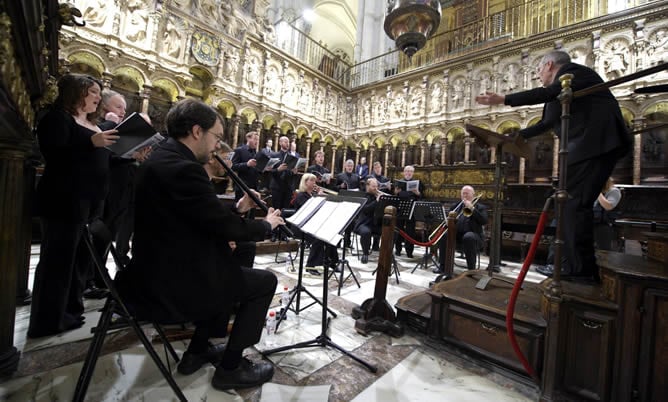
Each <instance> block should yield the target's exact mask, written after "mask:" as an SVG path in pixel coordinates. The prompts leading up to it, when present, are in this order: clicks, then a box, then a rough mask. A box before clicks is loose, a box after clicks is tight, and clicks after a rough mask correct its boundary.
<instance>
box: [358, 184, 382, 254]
mask: <svg viewBox="0 0 668 402" xmlns="http://www.w3.org/2000/svg"><path fill="white" fill-rule="evenodd" d="M382 194H383V193H381V192H380V191H379V190H378V181H377V180H376V179H374V178H372V177H370V178H368V179H367V181H366V199H367V200H366V204H364V206H363V207H362V210H361V211H360V213H359V215H357V220H356V221H355V228H354V229H353V231H354V232H355V233H357V234H358V235H360V242H361V243H362V259H361V261H362V264H366V263H367V262H369V249H370V248H371V236H372V235H373V234H375V235H380V230H381V225H380V224H379V223H378V222H374V213H375V211H376V207H377V206H378V199H379V198H380V196H381V195H382Z"/></svg>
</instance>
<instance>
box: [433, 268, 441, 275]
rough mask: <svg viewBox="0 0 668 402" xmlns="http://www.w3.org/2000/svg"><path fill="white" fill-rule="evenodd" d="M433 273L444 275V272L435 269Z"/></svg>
mask: <svg viewBox="0 0 668 402" xmlns="http://www.w3.org/2000/svg"><path fill="white" fill-rule="evenodd" d="M431 272H433V273H435V274H442V273H443V271H442V270H440V269H438V268H434V269H432V270H431Z"/></svg>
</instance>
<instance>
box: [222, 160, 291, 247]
mask: <svg viewBox="0 0 668 402" xmlns="http://www.w3.org/2000/svg"><path fill="white" fill-rule="evenodd" d="M213 157H214V158H216V160H217V161H218V163H220V164H221V165H222V166H223V169H225V172H227V175H228V176H229V177H230V179H232V181H233V182H234V184H236V185H237V186H239V187H241V189H242V190H244V192H245V193H246V194H248V196H249V197H250V198H251V199H252V200H253V202H254V203H255V204H256V205H257V206H258V207H259V208H260V209H261V210H263V211H264V212H265V213H267V214H268V213H269V208H268V207H267V206H266V205H265V204H264V203H263V202H262V200H260V199H259V198H258V197H257V196H256V195H255V193H253V191H252V190H251V189H250V187H248V185H247V184H246V183H244V181H243V180H241V179H240V178H239V176H237V174H236V173H235V172H234V171H233V170H232V168H230V167H229V166H227V165H226V164H225V161H223V159H222V158H221V157H220V156H218V155H217V154H215V153H214V154H213ZM278 229H279V230H282V231H283V234H284V235H286V236H288V237H295V235H294V233H292V231H291V230H290V229H288V227H287V226H285V225H280V226H279V227H278Z"/></svg>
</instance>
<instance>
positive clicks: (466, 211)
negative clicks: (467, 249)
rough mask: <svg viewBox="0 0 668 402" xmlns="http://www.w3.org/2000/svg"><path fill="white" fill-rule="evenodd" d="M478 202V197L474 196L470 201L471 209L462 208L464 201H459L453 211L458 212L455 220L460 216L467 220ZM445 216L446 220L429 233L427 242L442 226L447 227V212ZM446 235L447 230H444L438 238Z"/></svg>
mask: <svg viewBox="0 0 668 402" xmlns="http://www.w3.org/2000/svg"><path fill="white" fill-rule="evenodd" d="M478 201H480V196H479V195H478V196H476V197H475V198H474V199H473V200H472V201H471V207H467V206H464V200H461V201H459V204H457V206H456V207H455V208H454V209H453V211H457V210H459V213H458V214H457V219H459V217H460V216H462V215H464V216H465V217H467V218H468V217H470V216H471V215H473V208H474V207H475V204H476V203H477V202H478ZM444 212H446V211H444ZM445 216H446V219H445V220H444V221H443V222H441V223H439V225H438V226H437V227H436V229H435V230H434V231H433V232H431V234H430V235H429V240H430V241H431V240H432V239H433V237H434V236H436V234H437V233H438V232H439V231H440V230H441V229H442V228H443V226H447V224H448V219H447V216H448V214H447V212H446V213H445ZM446 233H448V229H447V228H446V229H445V231H444V232H443V234H441V236H440V237H443V235H445V234H446ZM440 237H439V239H438V240H440Z"/></svg>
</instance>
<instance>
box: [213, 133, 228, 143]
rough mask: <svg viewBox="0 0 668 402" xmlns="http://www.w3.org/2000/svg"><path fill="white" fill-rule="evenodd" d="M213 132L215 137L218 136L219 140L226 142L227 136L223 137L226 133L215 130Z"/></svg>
mask: <svg viewBox="0 0 668 402" xmlns="http://www.w3.org/2000/svg"><path fill="white" fill-rule="evenodd" d="M211 134H212V135H213V136H214V137H216V139H217V140H218V142H225V138H224V137H223V136H224V135H225V134H224V133H214V132H211Z"/></svg>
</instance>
